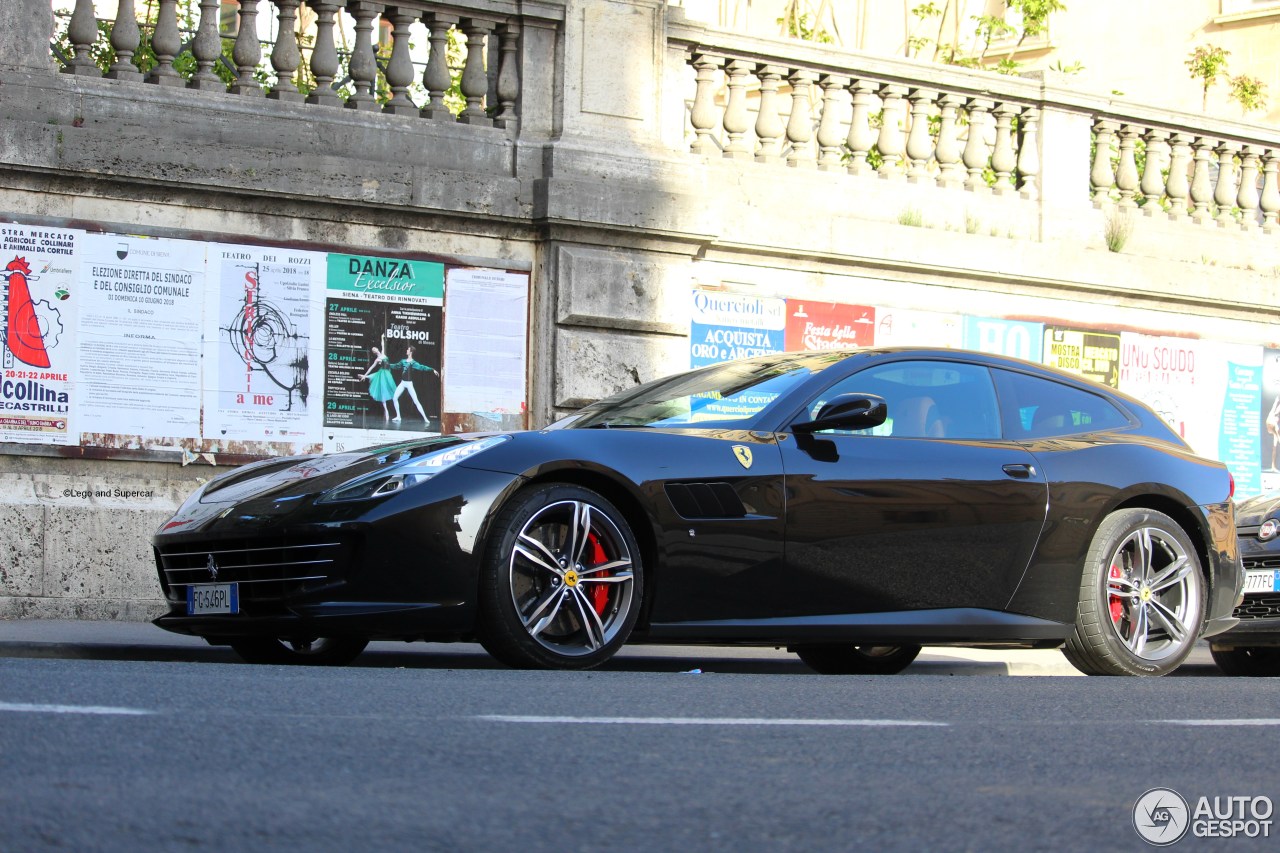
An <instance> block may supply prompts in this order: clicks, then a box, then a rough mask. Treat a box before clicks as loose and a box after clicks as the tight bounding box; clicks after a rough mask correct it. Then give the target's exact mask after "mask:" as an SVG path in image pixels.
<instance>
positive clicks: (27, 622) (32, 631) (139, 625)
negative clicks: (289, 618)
mask: <svg viewBox="0 0 1280 853" xmlns="http://www.w3.org/2000/svg"><path fill="white" fill-rule="evenodd" d="M5 657H41V658H79V659H88V660H140V661H209V662H219V663H233V662H238V661H239V658H238V657H236V655H235V653H234V652H232V651H231V650H230V649H228V648H226V647H223V646H210V645H208V644H207V643H205V642H204V641H203V640H201V639H198V638H196V637H186V636H182V635H180V634H171V633H169V632H168V631H163V630H161V629H159V628H157V627H155V626H154V625H151V624H149V623H146V622H107V621H85V620H57V619H22V620H14V619H0V658H5ZM356 665H358V666H382V667H407V668H433V669H462V668H466V669H488V668H496V667H497V666H498V664H497V663H495V662H494V661H493V660H492V659H491V658H489V656H488V655H487V654H485V652H484V650H483V649H481V648H480V647H479V646H478V645H475V644H471V643H401V642H377V643H371V644H370V645H369V648H368V650H366V651H365V653H364V654H363V655H361V656H360V658H359V660H358V661H357V662H356ZM607 668H609V669H625V670H653V671H658V672H670V671H675V672H685V671H689V670H693V669H698V670H701V671H702V672H726V673H727V672H753V673H762V672H764V673H769V672H772V673H795V674H799V673H808V672H810V670H809V669H808V668H807V667H806V666H805V665H804V664H802V663H800V661H799V659H797V658H796V657H795V655H792V654H790V653H789V652H787V651H785V650H783V649H771V648H737V647H731V646H644V645H637V646H628V647H626V648H624V649H623V650H622V651H621V652H620V653H619V654H618V656H617V657H616V658H615V659H614V660H613V661H611V662H610V664H609V665H608V667H607ZM904 674H906V675H1053V676H1058V675H1066V676H1074V675H1080V673H1079V672H1077V671H1076V670H1075V668H1074V667H1072V666H1071V664H1069V663H1067V660H1066V658H1064V657H1063V656H1062V653H1061V652H1059V651H1057V650H1056V649H1050V650H1027V649H1000V650H989V649H957V648H950V647H940V646H934V647H928V648H926V649H925V650H924V652H923V653H922V654H921V655H920V657H919V658H918V659H917V660H916V662H915V663H913V664H912V665H911V666H910V667H909V668H908V669H907V670H906V672H905V673H904ZM1177 674H1178V675H1180V676H1216V675H1221V672H1220V671H1219V670H1218V668H1217V667H1216V666H1215V665H1214V663H1213V660H1212V659H1211V658H1210V656H1209V650H1208V647H1207V646H1206V645H1205V644H1204V643H1201V644H1200V645H1199V646H1197V647H1196V649H1195V650H1194V651H1193V652H1192V653H1191V657H1190V659H1188V661H1187V662H1186V663H1185V664H1183V665H1182V667H1181V668H1179V670H1178V672H1177Z"/></svg>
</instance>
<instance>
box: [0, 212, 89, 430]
mask: <svg viewBox="0 0 1280 853" xmlns="http://www.w3.org/2000/svg"><path fill="white" fill-rule="evenodd" d="M83 240H84V232H83V231H74V230H70V229H65V228H44V227H36V226H29V225H13V224H5V225H3V226H0V269H2V270H3V273H4V285H3V289H2V291H0V319H2V320H3V323H4V334H3V336H2V337H3V343H2V349H0V370H2V371H3V374H2V376H3V378H0V441H13V442H22V443H27V444H78V443H79V439H80V436H79V433H78V431H77V430H76V429H75V428H74V426H73V422H74V411H75V403H76V400H75V397H76V394H77V393H78V391H77V384H78V383H77V378H78V377H77V365H76V347H75V340H74V334H75V326H76V308H77V305H78V302H79V296H78V290H79V285H78V279H79V274H78V271H79V264H80V255H79V250H80V243H81V241H83Z"/></svg>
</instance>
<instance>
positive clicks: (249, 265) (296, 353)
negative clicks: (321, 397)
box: [203, 243, 325, 445]
mask: <svg viewBox="0 0 1280 853" xmlns="http://www.w3.org/2000/svg"><path fill="white" fill-rule="evenodd" d="M324 261H325V255H324V254H323V253H319V252H306V251H302V250H297V249H285V248H272V247H265V246H240V245H233V244H226V243H211V244H210V245H209V249H208V286H207V288H206V298H205V307H204V310H205V316H204V326H205V335H204V341H205V368H204V381H205V391H204V430H203V431H204V437H205V438H207V439H214V440H217V441H221V440H224V439H225V440H226V441H264V442H286V443H291V444H295V445H297V444H306V445H310V444H312V443H316V442H318V441H319V437H320V421H319V410H320V406H319V405H318V403H317V400H316V399H314V397H313V391H314V389H315V386H316V382H317V381H318V380H319V378H320V376H321V371H320V370H319V369H317V367H316V366H315V362H316V361H317V356H318V355H319V352H320V346H319V340H320V338H319V336H318V335H317V330H316V329H315V328H313V325H318V324H317V323H315V322H314V320H313V318H314V316H315V314H316V313H318V311H317V310H316V306H314V305H313V304H312V294H313V293H315V294H317V295H319V294H321V293H322V292H323V288H324V267H325V263H324ZM313 347H314V349H313Z"/></svg>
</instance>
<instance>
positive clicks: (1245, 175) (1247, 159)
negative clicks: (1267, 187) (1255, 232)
mask: <svg viewBox="0 0 1280 853" xmlns="http://www.w3.org/2000/svg"><path fill="white" fill-rule="evenodd" d="M1264 150H1265V149H1263V148H1261V147H1259V146H1257V145H1246V146H1245V148H1244V154H1242V155H1241V158H1240V194H1239V195H1238V196H1237V197H1236V205H1237V206H1238V207H1239V208H1240V211H1241V214H1242V215H1241V217H1240V224H1241V225H1242V226H1243V227H1244V228H1245V230H1249V229H1253V228H1257V227H1258V161H1259V159H1260V158H1261V156H1262V152H1263V151H1264Z"/></svg>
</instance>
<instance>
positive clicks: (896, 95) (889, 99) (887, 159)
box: [876, 83, 907, 178]
mask: <svg viewBox="0 0 1280 853" xmlns="http://www.w3.org/2000/svg"><path fill="white" fill-rule="evenodd" d="M906 93H907V87H906V86H897V85H894V84H892V83H886V84H885V85H884V86H882V87H881V88H880V101H881V112H880V136H879V138H877V139H876V150H877V151H879V152H880V157H881V160H880V177H882V178H900V177H902V166H901V165H900V163H901V161H902V155H903V154H905V153H906V145H905V144H904V141H903V137H902V119H901V118H900V117H899V116H900V114H901V112H902V96H903V95H905V94H906Z"/></svg>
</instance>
